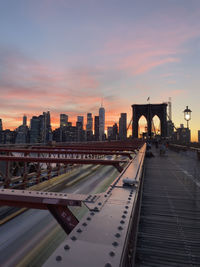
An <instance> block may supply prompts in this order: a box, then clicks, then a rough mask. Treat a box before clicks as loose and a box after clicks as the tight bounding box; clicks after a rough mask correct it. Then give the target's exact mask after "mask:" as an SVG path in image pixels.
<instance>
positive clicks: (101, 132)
mask: <svg viewBox="0 0 200 267" xmlns="http://www.w3.org/2000/svg"><path fill="white" fill-rule="evenodd" d="M104 130H105V109H104V107H102V106H101V107H100V109H99V140H100V141H103V140H104V139H105V135H104Z"/></svg>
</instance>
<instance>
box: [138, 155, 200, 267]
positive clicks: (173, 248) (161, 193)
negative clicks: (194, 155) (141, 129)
mask: <svg viewBox="0 0 200 267" xmlns="http://www.w3.org/2000/svg"><path fill="white" fill-rule="evenodd" d="M153 153H154V155H155V157H153V158H147V159H146V161H145V178H144V190H143V198H142V208H141V217H140V223H139V233H138V241H137V250H136V259H135V266H153V267H156V266H159V267H160V266H187V267H188V266H200V187H199V183H198V179H197V178H198V174H197V177H194V175H193V173H192V169H191V167H190V165H191V164H196V165H195V166H196V167H197V169H199V166H200V161H199V162H198V161H196V162H194V161H195V159H187V157H186V156H184V155H180V154H178V153H176V152H173V151H168V152H167V155H165V156H160V155H159V153H158V152H157V151H156V150H153ZM190 161H191V164H188V162H190Z"/></svg>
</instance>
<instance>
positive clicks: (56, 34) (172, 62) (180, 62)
mask: <svg viewBox="0 0 200 267" xmlns="http://www.w3.org/2000/svg"><path fill="white" fill-rule="evenodd" d="M199 16H200V2H199V1H198V0H190V1H186V0H173V1H172V0H166V1H158V0H151V1H149V0H142V1H139V0H138V1H134V2H133V1H129V0H127V1H125V2H124V1H123V3H122V2H121V1H118V0H116V1H113V0H110V1H101V2H99V1H89V0H86V1H84V3H83V1H80V0H77V1H71V0H66V1H64V0H58V1H56V2H55V1H53V0H49V1H46V0H45V1H44V0H43V1H31V0H30V1H28V2H27V1H25V0H19V1H17V3H15V2H13V1H6V0H2V1H1V2H0V22H1V25H3V27H1V28H0V48H1V50H0V62H1V66H0V92H1V98H0V118H2V120H3V126H4V127H5V128H12V129H14V128H17V127H18V126H19V124H20V122H21V117H22V116H23V115H24V113H25V114H26V115H27V117H28V119H29V120H30V118H31V116H32V114H36V115H39V114H41V113H42V112H43V110H50V112H51V121H52V126H53V128H56V127H57V126H58V125H59V115H60V114H62V113H65V114H67V115H68V116H69V117H70V118H72V122H73V123H75V121H76V117H77V115H80V116H81V115H84V116H86V114H87V112H91V113H92V114H94V115H97V114H98V113H97V110H98V108H99V106H100V103H101V99H102V98H103V103H104V106H105V109H106V122H107V125H106V128H107V126H110V125H113V124H114V123H115V122H118V118H119V116H120V113H121V112H126V113H127V122H129V121H130V119H131V116H132V111H131V105H132V104H145V103H147V101H146V100H147V98H148V97H149V96H150V101H151V103H162V102H167V101H168V98H169V97H172V114H173V118H172V119H173V122H174V123H175V125H176V127H179V125H180V124H181V123H184V124H185V125H186V122H185V121H184V118H183V110H184V109H185V107H186V106H189V108H190V109H191V110H192V119H191V121H190V128H191V133H192V141H197V132H198V130H199V129H200V121H199V115H200V111H199V103H198V99H200V90H199V84H200V80H199V79H200V78H199V69H200V53H199V52H200V50H199V47H200V46H199V42H200V27H199Z"/></svg>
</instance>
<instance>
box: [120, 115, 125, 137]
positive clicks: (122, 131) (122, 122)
mask: <svg viewBox="0 0 200 267" xmlns="http://www.w3.org/2000/svg"><path fill="white" fill-rule="evenodd" d="M126 138H127V114H126V113H121V117H120V119H119V139H120V140H126Z"/></svg>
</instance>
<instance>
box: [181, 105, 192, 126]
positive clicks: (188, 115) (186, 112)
mask: <svg viewBox="0 0 200 267" xmlns="http://www.w3.org/2000/svg"><path fill="white" fill-rule="evenodd" d="M183 112H184V119H185V120H186V121H187V128H189V120H191V112H192V111H191V110H190V109H189V108H188V106H186V109H185V110H184V111H183Z"/></svg>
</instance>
